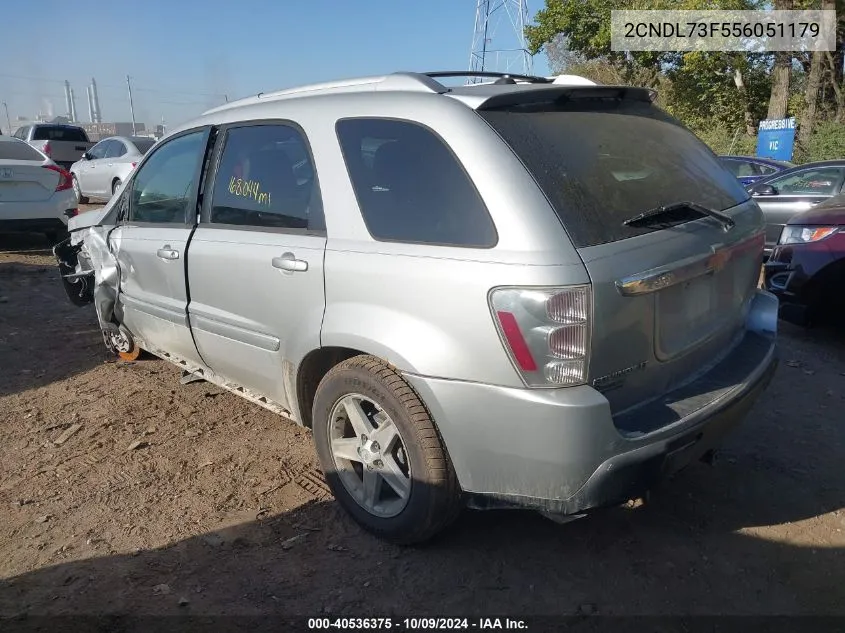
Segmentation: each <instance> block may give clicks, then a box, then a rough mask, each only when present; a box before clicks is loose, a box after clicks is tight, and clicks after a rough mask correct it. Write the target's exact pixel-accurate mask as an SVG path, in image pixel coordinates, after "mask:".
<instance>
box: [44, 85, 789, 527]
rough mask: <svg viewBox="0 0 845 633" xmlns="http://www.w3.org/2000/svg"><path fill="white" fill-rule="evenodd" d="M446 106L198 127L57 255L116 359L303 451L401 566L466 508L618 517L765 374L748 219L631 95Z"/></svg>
mask: <svg viewBox="0 0 845 633" xmlns="http://www.w3.org/2000/svg"><path fill="white" fill-rule="evenodd" d="M449 74H451V73H446V74H445V75H449ZM463 74H466V73H463ZM448 83H449V82H448V81H446V80H445V79H444V73H431V74H414V73H397V74H393V75H388V76H383V77H373V78H363V79H357V80H350V81H346V82H338V83H332V84H323V85H318V86H309V87H306V88H301V89H293V90H286V91H282V92H276V93H264V94H261V95H258V96H256V97H252V98H248V99H245V100H242V101H239V102H236V103H230V104H227V105H225V106H222V107H220V108H217V109H214V110H211V111H209V112H207V113H205V114H204V115H203V116H201V117H200V118H198V119H197V120H195V121H192V122H191V123H188V124H186V125H185V126H183V127H182V128H180V129H178V130H176V131H175V132H173V133H172V134H171V135H170V136H169V137H167V138H165V139H164V140H162V141H160V143H159V144H158V145H157V146H156V148H155V149H154V150H153V151H151V152H150V153H149V154H148V155H147V156H145V157H144V160H143V161H142V162H141V163H140V164H139V165H138V167H137V168H136V170H135V171H134V172H133V173H132V175H131V176H130V178H129V180H128V181H127V183H126V185H125V186H124V188H123V190H122V191H121V192H120V194H119V195H118V196H116V197H115V198H114V199H113V200H111V202H110V203H109V204H108V205H107V206H106V207H105V208H104V209H103V211H101V212H99V213H87V214H83V215H81V216H80V217H78V218H73V219H72V220H71V229H72V233H71V237H70V239H69V240H68V241H67V242H66V243H63V244H62V245H60V246H59V247H57V248H56V249H55V252H56V256H57V258H58V260H59V264H60V268H61V270H62V273H63V275H64V277H63V279H64V281H65V287H66V289H67V291H68V294H69V296H70V297H71V299H72V300H73V301H74V303H77V304H83V305H84V304H85V303H86V302H91V301H93V302H94V304H95V306H96V309H97V315H98V318H99V321H100V327H101V328H102V330H103V333H104V338H105V340H106V341H107V345H108V346H109V347H110V349H112V351H114V352H115V353H117V354H118V355H120V356H121V357H122V358H126V359H132V358H136V357H137V356H138V354H139V353H140V352H141V350H146V351H147V352H151V353H152V354H155V355H157V356H159V357H161V358H164V359H167V360H169V361H170V362H172V363H174V364H175V365H176V366H177V367H179V368H181V369H182V370H183V371H184V372H185V374H186V376H185V377H186V379H192V378H201V379H204V380H206V381H209V382H212V383H214V384H217V385H220V386H221V387H224V388H226V389H229V390H231V391H232V392H233V393H235V394H237V395H239V396H242V397H244V398H247V399H249V400H251V401H252V402H254V403H256V404H257V405H260V406H262V407H266V408H268V409H270V410H272V411H275V412H277V413H279V414H281V415H283V416H285V417H287V418H290V419H292V420H295V421H296V422H297V423H299V424H301V425H304V426H306V427H308V428H310V429H311V430H312V431H313V437H314V442H315V445H316V451H317V454H318V455H319V459H320V462H321V464H322V468H323V471H324V473H325V476H326V479H327V482H328V485H329V486H330V487H331V490H332V491H333V493H334V495H335V497H336V499H337V501H338V502H339V503H340V504H341V505H342V506H343V507H344V508H345V509H346V510H347V511H348V512H349V514H350V515H351V516H352V517H354V519H355V520H356V521H358V522H359V523H360V524H361V525H363V526H364V527H365V528H366V529H368V530H370V531H371V532H373V533H374V534H377V535H379V536H381V537H383V538H385V539H389V540H391V541H394V542H401V543H409V542H418V541H422V540H425V539H427V538H429V537H431V536H432V535H434V534H435V533H437V532H438V531H439V530H441V529H442V528H444V527H445V526H446V525H447V524H448V523H449V522H450V521H451V520H452V519H453V518H454V517H455V516H456V514H457V513H458V511H459V510H460V509H461V508H462V507H465V506H470V507H473V508H532V509H535V510H539V511H540V512H542V513H543V514H545V515H546V516H549V517H550V518H554V519H559V520H569V519H570V518H572V517H578V516H582V515H584V514H586V513H587V512H589V511H591V510H593V509H594V508H598V507H601V506H607V505H610V504H617V503H623V502H625V501H627V500H629V499H632V498H636V497H638V496H640V495H642V494H643V493H644V492H645V491H647V490H649V489H650V488H651V487H653V486H654V485H656V484H657V483H658V481H660V480H661V479H662V478H663V477H665V476H667V475H669V474H672V473H674V472H676V471H678V470H679V469H681V468H682V467H684V466H686V465H687V464H689V463H691V462H692V461H694V460H698V459H699V458H702V457H706V456H708V455H710V454H711V451H712V450H713V449H715V448H716V447H718V446H719V444H720V443H721V441H722V439H723V437H724V436H725V434H726V433H727V432H728V431H729V430H730V429H731V428H732V427H733V426H734V425H736V424H737V423H738V422H739V421H740V420H741V419H742V418H743V416H744V415H745V414H746V413H747V412H748V410H749V409H750V408H751V406H752V404H753V403H754V401H755V400H756V399H757V398H758V396H759V395H760V393H761V392H762V391H763V390H764V388H765V387H766V385H767V383H768V381H769V379H770V378H771V376H772V374H773V372H774V370H775V367H776V364H777V363H776V328H777V307H778V304H777V299H776V298H775V297H774V296H773V295H771V294H769V293H767V292H764V291H761V290H759V289H758V288H757V280H758V277H759V273H760V261H761V255H762V249H763V240H764V223H763V217H762V214H761V212H760V209H759V207H758V206H757V204H756V203H755V202H754V201H753V200H752V199H751V198H750V196H749V194H748V193H747V192H746V191H745V189H744V188H743V187H742V186H741V185H740V183H739V182H738V181H737V180H736V179H735V178H734V177H733V176H732V175H731V174H730V173H729V172H728V171H727V170H725V169H724V168H723V167H722V166H721V165H720V163H719V161H718V159H717V158H716V156H715V155H714V154H713V153H712V152H711V151H710V150H709V149H708V148H707V147H706V146H705V145H704V144H702V143H701V142H700V141H699V140H697V138H696V137H695V136H694V135H693V134H691V133H690V132H689V131H688V130H687V129H685V128H684V127H682V126H681V125H680V124H678V123H677V122H676V121H675V120H674V119H672V118H671V117H669V116H668V115H666V114H664V113H663V112H662V111H661V110H660V109H659V108H658V107H657V106H655V105H654V103H653V97H654V95H653V94H652V93H651V92H650V91H648V90H645V89H640V88H631V87H607V86H585V85H570V84H568V83H567V81H566V80H564V81H550V80H548V79H546V78H539V77H538V78H525V77H521V78H514V77H512V76H502V77H500V78H499V79H498V80H497V81H496V82H495V83H493V84H481V85H473V86H463V87H454V86H453V87H449V86H448V85H447V84H448Z"/></svg>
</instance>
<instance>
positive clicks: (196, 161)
mask: <svg viewBox="0 0 845 633" xmlns="http://www.w3.org/2000/svg"><path fill="white" fill-rule="evenodd" d="M204 150H205V132H202V131H200V132H192V133H190V134H186V135H185V136H179V137H177V138H174V139H172V140H170V141H168V142H166V143H164V144H163V145H162V146H161V147H159V148H158V149H157V150H156V151H155V153H153V154H152V155H151V156H150V158H149V159H148V160H147V161H146V162H145V163H144V165H143V166H142V167H141V169H140V170H139V171H138V173H137V175H136V176H135V178H133V179H132V193H131V200H130V207H129V219H130V220H132V221H135V222H174V223H180V224H181V223H183V222H185V219H186V214H187V211H188V206H189V205H190V204H191V200H192V197H193V194H194V190H195V189H196V184H197V177H198V176H197V174H198V173H199V168H200V163H201V160H202V156H203V153H204Z"/></svg>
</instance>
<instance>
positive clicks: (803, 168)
mask: <svg viewBox="0 0 845 633" xmlns="http://www.w3.org/2000/svg"><path fill="white" fill-rule="evenodd" d="M843 182H845V160H826V161H822V162H817V163H807V164H805V165H799V166H798V167H792V168H790V169H785V170H784V171H781V172H778V173H777V174H775V175H773V176H768V177H766V178H764V179H763V180H760V181H758V182H756V183H754V184H752V185H748V186H747V187H746V189H748V191H750V192H751V195H752V196H753V197H754V199H755V200H756V201H757V204H759V205H760V208H761V209H762V210H763V215H765V216H766V248H765V252H766V254H769V253H770V252H771V250H772V248H774V246H775V244H777V241H778V239H779V238H780V234H781V231H782V230H783V227H784V225H785V224H786V223H787V222H788V221H789V218H791V217H792V216H793V215H796V214H798V213H802V212H804V211H807V210H808V209H810V208H812V207H814V206H815V205H817V204H819V203H820V202H824V201H825V200H828V199H829V198H832V197H833V196H835V195H837V194H839V193H840V192H843Z"/></svg>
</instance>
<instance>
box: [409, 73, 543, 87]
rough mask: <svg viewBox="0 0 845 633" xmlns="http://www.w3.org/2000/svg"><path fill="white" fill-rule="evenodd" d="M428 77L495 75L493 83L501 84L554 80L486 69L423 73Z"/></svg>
mask: <svg viewBox="0 0 845 633" xmlns="http://www.w3.org/2000/svg"><path fill="white" fill-rule="evenodd" d="M422 74H423V75H424V76H426V77H431V78H432V79H438V78H440V77H494V78H496V79H497V81H495V82H493V83H497V84H499V83H501V84H515V83H516V82H517V81H523V82H527V83H532V84H550V83H552V80H551V79H549V78H548V77H538V76H536V75H519V74H514V73H498V72H492V71H486V70H438V71H434V72H427V73H422Z"/></svg>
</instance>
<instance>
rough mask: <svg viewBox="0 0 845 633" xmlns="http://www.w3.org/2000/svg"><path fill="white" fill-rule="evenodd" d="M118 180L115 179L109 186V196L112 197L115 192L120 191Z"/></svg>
mask: <svg viewBox="0 0 845 633" xmlns="http://www.w3.org/2000/svg"><path fill="white" fill-rule="evenodd" d="M120 185H121V182H120V178H115V179H114V182H113V183H112V184H111V195H112V197H114V194H116V193H117V190H118V189H120Z"/></svg>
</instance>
